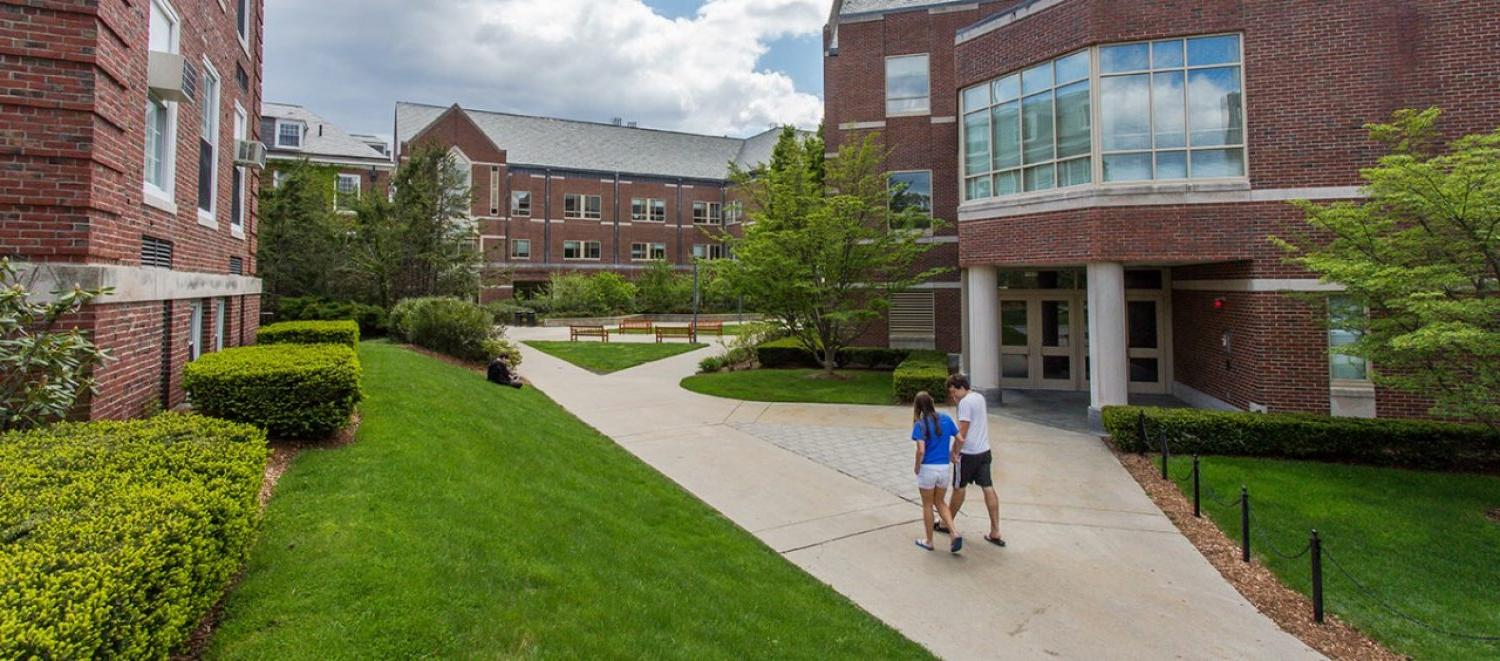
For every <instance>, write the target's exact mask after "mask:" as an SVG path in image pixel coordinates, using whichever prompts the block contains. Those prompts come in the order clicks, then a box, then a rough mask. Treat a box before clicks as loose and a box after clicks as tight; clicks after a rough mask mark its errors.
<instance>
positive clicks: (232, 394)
mask: <svg viewBox="0 0 1500 661" xmlns="http://www.w3.org/2000/svg"><path fill="white" fill-rule="evenodd" d="M359 378H360V367H359V358H358V357H357V356H356V355H355V354H354V350H353V349H350V348H349V347H347V346H344V345H341V344H265V345H259V346H253V347H240V348H237V349H225V350H224V351H218V352H215V353H210V354H204V355H203V357H201V358H199V359H198V360H195V361H193V362H191V363H188V364H187V367H186V368H185V369H184V370H183V376H182V386H183V389H184V390H186V391H187V393H188V396H189V397H190V398H191V399H192V402H193V408H194V409H195V410H197V411H199V412H202V413H204V414H206V415H211V416H214V417H216V418H224V419H225V420H233V421H235V422H247V423H250V424H252V425H255V426H257V427H260V428H261V429H264V430H266V432H267V433H269V434H270V435H272V436H275V437H278V438H324V437H326V436H328V435H329V434H332V433H334V432H336V431H338V430H340V429H343V428H344V425H346V424H348V422H349V416H350V414H352V413H353V412H354V405H355V404H357V403H359V400H360V397H361V393H360V389H359Z"/></svg>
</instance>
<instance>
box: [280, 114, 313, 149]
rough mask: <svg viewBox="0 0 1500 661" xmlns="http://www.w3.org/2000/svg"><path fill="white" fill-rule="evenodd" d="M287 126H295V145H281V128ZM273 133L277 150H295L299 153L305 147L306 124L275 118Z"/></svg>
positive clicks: (299, 121) (294, 120)
mask: <svg viewBox="0 0 1500 661" xmlns="http://www.w3.org/2000/svg"><path fill="white" fill-rule="evenodd" d="M288 125H295V126H297V127H298V129H297V144H295V145H287V144H282V142H281V127H282V126H288ZM275 131H276V133H275V144H276V148H277V149H295V150H297V151H301V150H302V148H303V147H305V146H306V145H307V122H304V121H301V120H296V119H283V118H280V117H277V118H276V128H275Z"/></svg>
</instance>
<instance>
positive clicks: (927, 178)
mask: <svg viewBox="0 0 1500 661" xmlns="http://www.w3.org/2000/svg"><path fill="white" fill-rule="evenodd" d="M886 185H887V186H888V187H889V189H890V195H891V211H897V212H900V211H905V210H907V209H920V210H921V211H922V212H923V213H926V214H927V219H928V220H927V222H925V223H919V224H918V225H917V229H925V228H927V227H931V226H932V220H931V219H932V171H931V170H908V171H902V172H891V173H890V174H888V175H887V176H886Z"/></svg>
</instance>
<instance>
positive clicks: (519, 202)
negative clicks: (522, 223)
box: [510, 190, 531, 216]
mask: <svg viewBox="0 0 1500 661" xmlns="http://www.w3.org/2000/svg"><path fill="white" fill-rule="evenodd" d="M510 215H512V216H530V215H531V192H530V191H523V190H518V191H511V193H510Z"/></svg>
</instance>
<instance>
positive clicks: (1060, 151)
mask: <svg viewBox="0 0 1500 661" xmlns="http://www.w3.org/2000/svg"><path fill="white" fill-rule="evenodd" d="M1242 74H1243V72H1242V71H1241V60H1240V37H1239V36H1238V35H1216V36H1207V37H1191V38H1187V39H1166V40H1159V41H1153V42H1139V43H1128V44H1111V45H1106V46H1100V47H1098V48H1095V49H1091V50H1083V51H1079V52H1076V53H1072V54H1069V55H1065V56H1063V57H1060V58H1057V59H1055V60H1052V61H1050V62H1045V63H1042V64H1038V65H1035V66H1032V67H1030V68H1028V69H1024V70H1022V71H1018V72H1015V73H1012V74H1009V75H1007V76H1003V77H1001V78H998V79H995V80H992V81H989V82H986V83H984V84H981V85H976V86H974V87H970V88H967V89H965V90H963V92H962V95H961V104H962V112H963V120H962V122H961V125H962V132H963V137H962V139H961V141H960V142H961V145H962V148H963V159H962V163H963V168H964V182H963V183H964V186H963V191H964V199H965V200H978V199H984V198H989V197H1000V196H1005V195H1011V194H1015V193H1021V192H1026V191H1040V190H1047V189H1051V188H1064V187H1068V186H1076V185H1080V184H1090V183H1094V182H1126V181H1151V180H1173V179H1213V178H1236V177H1243V176H1245V171H1246V166H1245V129H1244V123H1245V117H1244V93H1243V82H1242V81H1243V75H1242ZM1096 143H1097V146H1096Z"/></svg>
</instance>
